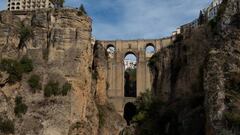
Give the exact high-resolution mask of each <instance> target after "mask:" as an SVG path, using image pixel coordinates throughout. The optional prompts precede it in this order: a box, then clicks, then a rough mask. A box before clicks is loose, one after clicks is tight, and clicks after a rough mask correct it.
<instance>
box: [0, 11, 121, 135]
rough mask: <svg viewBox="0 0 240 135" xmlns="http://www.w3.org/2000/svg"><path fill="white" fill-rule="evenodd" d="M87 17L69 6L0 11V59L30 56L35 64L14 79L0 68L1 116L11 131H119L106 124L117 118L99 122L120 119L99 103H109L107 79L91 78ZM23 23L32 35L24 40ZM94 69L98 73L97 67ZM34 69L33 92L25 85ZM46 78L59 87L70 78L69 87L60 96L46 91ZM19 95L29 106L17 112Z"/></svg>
mask: <svg viewBox="0 0 240 135" xmlns="http://www.w3.org/2000/svg"><path fill="white" fill-rule="evenodd" d="M91 23H92V20H91V18H89V17H88V16H86V15H83V14H82V13H81V12H80V11H78V10H73V9H49V10H37V11H33V12H9V11H2V12H1V13H0V51H1V53H0V59H1V60H4V59H11V60H16V61H20V59H21V58H23V57H28V58H29V59H31V60H32V62H33V67H34V68H33V71H32V72H30V73H28V74H23V76H22V78H21V81H19V82H16V83H14V84H10V83H8V81H9V77H8V76H9V74H8V73H6V72H3V71H1V79H0V83H1V84H0V96H1V100H0V104H1V107H0V117H1V118H0V121H1V120H3V121H4V120H10V121H11V122H12V123H13V125H14V132H10V133H12V134H16V135H21V134H24V135H27V134H28V135H77V134H81V135H90V134H91V135H98V134H104V135H107V134H105V133H108V134H111V132H116V134H117V133H118V132H119V130H120V129H121V128H122V127H121V126H120V127H115V128H114V129H110V128H108V127H111V126H114V124H115V123H110V124H108V125H107V126H108V127H105V125H102V124H101V123H102V119H105V117H112V118H113V119H114V118H115V117H117V118H116V119H119V121H120V122H119V123H121V122H122V123H124V122H123V121H121V120H122V118H121V117H120V116H119V115H118V114H117V113H115V112H114V111H112V112H111V114H109V116H101V113H102V112H101V110H100V109H99V107H98V106H99V105H98V103H99V104H100V105H102V107H103V108H104V107H106V106H107V105H106V102H107V97H106V96H105V92H106V86H105V85H106V82H104V80H102V81H101V82H99V81H95V79H97V78H95V79H93V75H92V72H93V70H92V63H93V44H92V43H91V36H92V35H91V32H92V24H91ZM23 25H24V26H25V27H29V28H30V29H31V37H30V38H29V40H25V42H24V43H23V44H20V43H21V40H23V39H22V37H21V32H25V33H26V31H22V29H21V27H22V26H23ZM20 45H24V46H20ZM97 70H99V71H98V72H100V73H101V69H97ZM103 73H104V72H103ZM32 75H38V76H40V84H41V86H40V87H39V88H38V89H37V90H36V92H32V91H31V88H30V87H29V85H28V80H29V78H30V77H31V76H32ZM99 75H100V77H101V76H104V75H101V74H99ZM49 82H53V84H57V85H59V87H60V88H61V87H64V86H63V85H64V84H65V83H68V84H70V85H71V90H70V91H69V92H68V93H67V94H66V95H64V96H63V95H59V94H58V95H52V96H46V95H47V94H46V93H45V90H47V88H46V86H47V85H48V84H49ZM50 84H51V83H50ZM95 85H96V86H95ZM95 87H96V88H97V89H95ZM17 97H21V98H22V99H21V100H22V102H24V104H26V106H27V111H26V113H25V114H23V115H22V116H21V117H18V116H16V115H15V110H14V108H16V106H17V105H16V104H17V103H16V100H17ZM96 102H97V103H96ZM0 125H1V124H0ZM119 125H121V124H119ZM102 128H105V133H101V129H102ZM108 130H109V131H108ZM5 133H6V134H7V132H5Z"/></svg>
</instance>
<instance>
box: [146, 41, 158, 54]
mask: <svg viewBox="0 0 240 135" xmlns="http://www.w3.org/2000/svg"><path fill="white" fill-rule="evenodd" d="M155 52H156V49H155V46H154V45H153V44H152V43H148V44H147V45H146V48H145V53H146V57H152V55H153V54H154V53H155Z"/></svg>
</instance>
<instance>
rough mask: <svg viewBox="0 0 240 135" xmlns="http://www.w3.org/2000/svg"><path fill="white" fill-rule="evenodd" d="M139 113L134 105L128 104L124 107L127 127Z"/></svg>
mask: <svg viewBox="0 0 240 135" xmlns="http://www.w3.org/2000/svg"><path fill="white" fill-rule="evenodd" d="M136 113H137V109H136V106H135V105H134V104H133V103H130V102H129V103H127V104H126V105H125V107H124V114H123V117H124V119H125V120H126V121H127V125H130V124H131V121H132V118H133V116H134V115H135V114H136Z"/></svg>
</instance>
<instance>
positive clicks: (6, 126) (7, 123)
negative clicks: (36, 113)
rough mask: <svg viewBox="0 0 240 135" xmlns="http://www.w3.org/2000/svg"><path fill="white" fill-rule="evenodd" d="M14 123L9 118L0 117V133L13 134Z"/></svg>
mask: <svg viewBox="0 0 240 135" xmlns="http://www.w3.org/2000/svg"><path fill="white" fill-rule="evenodd" d="M14 129H15V128H14V123H13V121H11V120H9V119H5V120H4V119H3V118H1V117H0V133H3V134H13V133H14Z"/></svg>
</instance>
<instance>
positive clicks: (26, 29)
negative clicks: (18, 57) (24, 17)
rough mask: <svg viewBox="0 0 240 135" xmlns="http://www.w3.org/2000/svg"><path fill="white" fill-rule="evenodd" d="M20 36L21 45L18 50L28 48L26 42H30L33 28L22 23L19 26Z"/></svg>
mask: <svg viewBox="0 0 240 135" xmlns="http://www.w3.org/2000/svg"><path fill="white" fill-rule="evenodd" d="M18 34H19V39H20V41H19V44H18V49H19V50H20V49H23V48H24V47H26V42H27V41H28V40H30V38H31V37H32V28H31V26H28V25H26V24H24V23H23V22H20V24H19V26H18Z"/></svg>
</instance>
